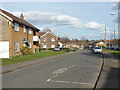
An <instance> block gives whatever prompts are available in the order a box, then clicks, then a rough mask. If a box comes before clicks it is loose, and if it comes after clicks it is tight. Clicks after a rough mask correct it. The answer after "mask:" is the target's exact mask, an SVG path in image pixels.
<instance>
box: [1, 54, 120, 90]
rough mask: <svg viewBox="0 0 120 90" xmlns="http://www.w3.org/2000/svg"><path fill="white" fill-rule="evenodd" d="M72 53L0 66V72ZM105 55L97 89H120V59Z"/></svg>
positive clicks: (10, 70)
mask: <svg viewBox="0 0 120 90" xmlns="http://www.w3.org/2000/svg"><path fill="white" fill-rule="evenodd" d="M72 53H73V52H70V53H67V54H62V55H56V56H50V57H46V58H41V59H36V60H35V61H34V60H29V61H25V62H20V63H15V64H9V65H4V66H0V68H2V72H0V74H4V73H8V72H12V71H14V70H18V69H22V68H25V67H29V66H31V65H35V64H37V63H41V62H45V61H48V60H49V59H52V58H58V57H61V56H65V55H68V54H72ZM103 56H104V66H103V70H102V72H101V75H100V78H99V81H98V83H97V86H96V90H97V89H101V90H103V89H107V88H109V89H113V90H120V78H119V75H120V60H119V59H118V58H117V57H115V56H113V55H112V54H110V53H108V52H103Z"/></svg>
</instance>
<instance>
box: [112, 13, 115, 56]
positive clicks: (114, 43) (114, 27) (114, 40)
mask: <svg viewBox="0 0 120 90" xmlns="http://www.w3.org/2000/svg"><path fill="white" fill-rule="evenodd" d="M111 15H113V16H114V20H115V13H111ZM113 24H114V54H115V22H114V21H113Z"/></svg>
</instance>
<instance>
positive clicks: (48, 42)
mask: <svg viewBox="0 0 120 90" xmlns="http://www.w3.org/2000/svg"><path fill="white" fill-rule="evenodd" d="M44 38H46V41H44ZM51 38H55V41H51ZM40 42H41V48H43V45H46V44H47V48H51V45H55V46H58V37H56V36H54V35H53V34H51V33H48V34H46V35H44V36H43V37H42V38H40Z"/></svg>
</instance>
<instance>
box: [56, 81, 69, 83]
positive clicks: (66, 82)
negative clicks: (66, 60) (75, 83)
mask: <svg viewBox="0 0 120 90" xmlns="http://www.w3.org/2000/svg"><path fill="white" fill-rule="evenodd" d="M55 82H61V83H70V82H68V81H55Z"/></svg>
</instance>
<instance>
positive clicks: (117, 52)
mask: <svg viewBox="0 0 120 90" xmlns="http://www.w3.org/2000/svg"><path fill="white" fill-rule="evenodd" d="M105 51H107V52H109V53H112V54H114V50H105ZM115 56H116V57H118V58H119V59H120V51H115Z"/></svg>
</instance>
